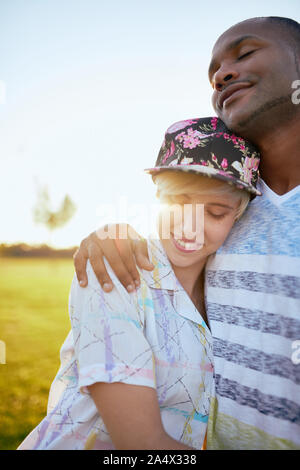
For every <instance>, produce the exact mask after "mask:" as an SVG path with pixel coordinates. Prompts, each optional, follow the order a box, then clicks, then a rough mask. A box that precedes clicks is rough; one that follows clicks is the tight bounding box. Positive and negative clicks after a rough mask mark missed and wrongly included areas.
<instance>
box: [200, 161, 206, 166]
mask: <svg viewBox="0 0 300 470" xmlns="http://www.w3.org/2000/svg"><path fill="white" fill-rule="evenodd" d="M200 163H201V165H203V166H208V163H207V162H206V161H205V160H200Z"/></svg>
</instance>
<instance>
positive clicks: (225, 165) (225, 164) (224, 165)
mask: <svg viewBox="0 0 300 470" xmlns="http://www.w3.org/2000/svg"><path fill="white" fill-rule="evenodd" d="M221 167H222V168H223V170H226V168H227V167H228V161H227V159H226V158H223V160H222V162H221Z"/></svg>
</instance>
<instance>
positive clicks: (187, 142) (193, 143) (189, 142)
mask: <svg viewBox="0 0 300 470" xmlns="http://www.w3.org/2000/svg"><path fill="white" fill-rule="evenodd" d="M198 144H199V139H197V138H194V137H192V136H185V138H184V144H183V147H184V148H185V149H187V148H189V149H194V148H195V147H197V145H198Z"/></svg>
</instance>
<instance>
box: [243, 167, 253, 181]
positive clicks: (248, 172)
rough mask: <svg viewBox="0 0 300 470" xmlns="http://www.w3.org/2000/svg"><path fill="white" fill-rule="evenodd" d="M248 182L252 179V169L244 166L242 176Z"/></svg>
mask: <svg viewBox="0 0 300 470" xmlns="http://www.w3.org/2000/svg"><path fill="white" fill-rule="evenodd" d="M241 179H242V180H243V181H245V182H246V183H251V180H252V169H249V168H244V169H243V177H242V178H241Z"/></svg>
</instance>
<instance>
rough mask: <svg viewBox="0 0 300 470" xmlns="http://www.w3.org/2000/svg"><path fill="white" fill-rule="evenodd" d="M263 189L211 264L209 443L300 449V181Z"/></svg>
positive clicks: (208, 285)
mask: <svg viewBox="0 0 300 470" xmlns="http://www.w3.org/2000/svg"><path fill="white" fill-rule="evenodd" d="M260 189H261V191H262V192H263V196H262V197H257V198H256V199H254V200H253V201H252V202H251V203H250V205H249V207H248V209H247V211H246V213H245V214H244V216H243V218H242V219H241V220H240V221H239V222H238V223H237V224H236V225H235V227H234V228H233V230H232V232H231V233H230V235H229V237H228V239H227V241H226V242H225V244H224V245H223V247H222V248H221V249H220V250H218V252H217V254H216V255H215V256H214V257H213V258H211V260H210V262H209V264H208V266H207V271H206V303H207V314H208V319H209V323H210V327H211V332H212V336H213V354H214V363H215V392H214V398H213V399H212V402H211V409H210V418H209V426H208V438H207V447H208V449H300V186H298V187H296V188H294V189H293V190H291V191H290V192H288V193H287V194H284V195H283V196H279V195H277V194H276V193H274V192H273V191H272V190H271V189H270V188H268V186H267V185H266V184H265V183H264V182H263V181H262V180H261V181H260Z"/></svg>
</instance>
